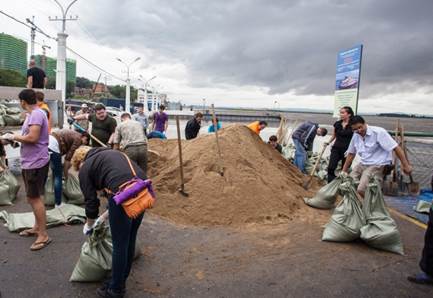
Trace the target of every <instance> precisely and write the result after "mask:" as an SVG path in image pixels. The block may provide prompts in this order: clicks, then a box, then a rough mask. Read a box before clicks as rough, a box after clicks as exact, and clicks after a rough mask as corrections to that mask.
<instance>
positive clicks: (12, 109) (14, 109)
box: [6, 107, 21, 115]
mask: <svg viewBox="0 0 433 298" xmlns="http://www.w3.org/2000/svg"><path fill="white" fill-rule="evenodd" d="M6 114H8V115H17V114H21V109H20V108H18V107H7V108H6Z"/></svg>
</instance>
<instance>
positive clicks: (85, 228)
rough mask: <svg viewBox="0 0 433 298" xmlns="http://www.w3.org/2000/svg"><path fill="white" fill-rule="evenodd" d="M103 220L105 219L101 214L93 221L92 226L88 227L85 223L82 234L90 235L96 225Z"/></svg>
mask: <svg viewBox="0 0 433 298" xmlns="http://www.w3.org/2000/svg"><path fill="white" fill-rule="evenodd" d="M104 220H105V217H104V214H103V215H101V216H100V217H98V218H97V219H96V220H95V222H94V223H93V225H92V226H89V225H88V224H87V222H86V223H85V224H84V227H83V234H84V235H86V236H88V235H91V234H92V233H93V229H94V228H95V227H96V226H97V225H99V224H100V223H102V222H103V221H104Z"/></svg>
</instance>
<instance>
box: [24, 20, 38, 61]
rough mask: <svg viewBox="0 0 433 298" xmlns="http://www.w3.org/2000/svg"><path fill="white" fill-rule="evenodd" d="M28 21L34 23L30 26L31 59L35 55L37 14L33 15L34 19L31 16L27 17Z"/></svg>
mask: <svg viewBox="0 0 433 298" xmlns="http://www.w3.org/2000/svg"><path fill="white" fill-rule="evenodd" d="M26 21H27V23H29V24H30V25H32V26H31V27H30V59H33V58H34V56H35V37H36V25H35V16H32V20H31V21H30V19H29V18H27V19H26Z"/></svg>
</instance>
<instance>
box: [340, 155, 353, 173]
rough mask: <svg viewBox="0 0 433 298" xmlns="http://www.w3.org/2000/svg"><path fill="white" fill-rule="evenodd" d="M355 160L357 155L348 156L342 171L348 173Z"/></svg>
mask: <svg viewBox="0 0 433 298" xmlns="http://www.w3.org/2000/svg"><path fill="white" fill-rule="evenodd" d="M354 158H355V154H353V153H349V154H347V156H346V162H345V163H344V165H343V169H342V171H343V172H345V173H348V171H349V168H350V166H351V165H352V162H353V159H354Z"/></svg>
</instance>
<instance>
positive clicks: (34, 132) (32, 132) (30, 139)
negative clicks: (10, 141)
mask: <svg viewBox="0 0 433 298" xmlns="http://www.w3.org/2000/svg"><path fill="white" fill-rule="evenodd" d="M40 135H41V126H40V125H31V126H30V128H29V133H28V134H27V135H25V136H21V135H15V138H14V140H15V141H18V142H21V143H27V144H35V143H37V142H38V140H39V137H40Z"/></svg>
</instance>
